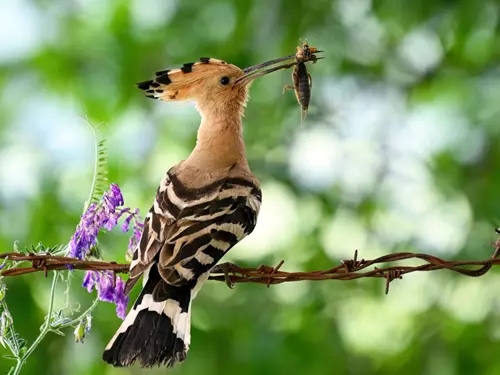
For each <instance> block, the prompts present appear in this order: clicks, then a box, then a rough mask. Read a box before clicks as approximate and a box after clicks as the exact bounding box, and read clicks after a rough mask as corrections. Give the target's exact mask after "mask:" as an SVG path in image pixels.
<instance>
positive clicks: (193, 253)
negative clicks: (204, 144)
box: [127, 172, 261, 290]
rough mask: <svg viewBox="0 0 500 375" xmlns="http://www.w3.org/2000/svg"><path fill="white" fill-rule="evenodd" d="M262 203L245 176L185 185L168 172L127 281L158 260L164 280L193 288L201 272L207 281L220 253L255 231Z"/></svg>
mask: <svg viewBox="0 0 500 375" xmlns="http://www.w3.org/2000/svg"><path fill="white" fill-rule="evenodd" d="M260 204H261V191H260V189H259V188H258V187H257V186H255V185H254V184H253V183H252V182H250V181H248V180H245V179H239V178H231V179H229V178H228V179H222V180H218V181H215V182H213V183H211V184H209V185H207V186H205V187H203V188H198V189H189V188H187V187H186V186H184V185H183V184H182V183H181V182H180V181H179V180H178V179H177V178H176V176H175V175H173V174H171V173H170V172H169V173H167V175H166V176H165V178H164V180H163V181H162V183H161V185H160V187H159V189H158V192H157V196H156V201H155V203H154V205H153V207H152V208H151V210H150V211H149V213H148V215H147V217H146V221H145V225H144V231H143V235H142V238H141V241H140V243H139V246H138V248H137V250H136V252H135V253H134V257H133V261H132V263H131V268H130V279H129V281H130V280H135V279H137V278H138V277H139V276H140V275H141V274H142V273H143V272H144V271H145V270H146V269H147V268H148V267H149V266H150V265H151V263H152V262H153V261H155V260H157V261H158V270H159V272H160V275H161V276H162V278H163V279H164V280H165V281H166V282H167V283H168V284H170V285H183V284H186V283H188V284H192V286H191V287H194V286H195V284H196V283H197V281H198V278H199V277H200V276H202V278H203V279H206V277H208V273H209V271H210V269H211V268H213V267H214V266H215V265H216V264H217V262H218V261H219V260H220V259H221V258H222V256H223V255H224V254H225V253H226V252H227V251H228V250H229V249H230V248H232V247H233V246H234V245H235V244H236V243H238V242H239V241H241V240H242V239H243V238H244V237H245V236H247V235H248V234H250V233H251V232H252V231H253V229H254V228H255V225H256V220H257V215H258V212H259V209H260ZM199 281H202V280H199ZM133 283H135V281H131V284H132V285H133ZM127 287H128V286H127ZM130 288H131V287H128V289H127V290H130Z"/></svg>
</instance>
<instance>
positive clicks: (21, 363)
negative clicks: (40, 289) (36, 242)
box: [12, 272, 59, 375]
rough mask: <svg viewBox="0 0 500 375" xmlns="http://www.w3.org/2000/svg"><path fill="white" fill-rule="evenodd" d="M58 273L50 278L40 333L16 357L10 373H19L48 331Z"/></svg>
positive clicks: (17, 374)
mask: <svg viewBox="0 0 500 375" xmlns="http://www.w3.org/2000/svg"><path fill="white" fill-rule="evenodd" d="M58 277H59V275H58V274H57V273H56V272H54V276H53V278H52V286H51V288H50V297H49V310H48V312H47V319H46V320H45V322H44V324H43V325H42V329H41V331H40V335H38V337H37V338H36V340H35V341H34V342H33V344H31V346H30V347H29V348H28V350H26V352H25V353H24V354H23V356H22V357H21V358H20V359H18V361H17V365H16V368H15V369H14V372H13V373H12V375H19V374H20V373H21V369H22V367H23V366H24V364H25V363H26V360H27V359H28V357H29V356H30V355H31V353H33V351H34V350H35V349H36V348H37V346H38V345H39V344H40V343H41V342H42V340H43V339H44V338H45V335H46V334H47V333H48V332H49V331H50V319H51V317H52V310H53V308H54V296H55V292H56V285H57V278H58Z"/></svg>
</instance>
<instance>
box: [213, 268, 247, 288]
mask: <svg viewBox="0 0 500 375" xmlns="http://www.w3.org/2000/svg"><path fill="white" fill-rule="evenodd" d="M234 268H241V267H240V266H238V265H237V264H236V263H232V262H225V263H221V264H218V265H216V266H215V267H214V268H213V269H212V272H214V273H222V274H223V275H224V280H225V281H226V285H227V286H228V287H229V289H233V288H234V283H233V281H232V280H231V276H229V273H230V272H231V271H232V270H233V269H234Z"/></svg>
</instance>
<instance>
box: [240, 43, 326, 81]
mask: <svg viewBox="0 0 500 375" xmlns="http://www.w3.org/2000/svg"><path fill="white" fill-rule="evenodd" d="M317 52H323V51H317ZM314 59H316V60H319V59H322V57H316V56H314V58H311V59H310V60H314ZM288 60H293V61H292V62H289V63H284V64H281V65H278V66H275V67H273V68H269V69H265V70H261V69H263V68H267V67H269V66H271V65H275V64H278V63H281V62H285V61H288ZM308 60H309V59H304V60H302V61H304V62H305V61H308ZM297 63H298V62H297V58H296V55H295V54H294V55H288V56H285V57H280V58H278V59H274V60H271V61H266V62H264V63H262V64H258V65H253V66H250V67H248V68H246V69H244V70H243V75H242V76H241V77H239V78H238V79H237V80H236V84H239V85H241V84H242V85H246V84H248V83H250V82H251V81H253V80H254V79H255V78H258V77H262V76H264V75H266V74H269V73H273V72H276V71H278V70H281V69H289V68H291V67H292V66H294V65H297Z"/></svg>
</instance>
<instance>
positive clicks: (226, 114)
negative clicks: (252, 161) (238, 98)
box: [186, 105, 248, 169]
mask: <svg viewBox="0 0 500 375" xmlns="http://www.w3.org/2000/svg"><path fill="white" fill-rule="evenodd" d="M198 110H199V112H200V114H201V117H202V121H201V125H200V127H199V129H198V138H197V141H196V147H195V148H194V150H193V152H192V153H191V155H190V156H189V158H188V159H187V160H186V163H188V164H191V163H192V164H194V165H203V166H204V167H206V168H208V169H223V168H227V167H231V166H234V165H241V166H244V165H247V164H248V163H247V158H246V151H245V144H244V142H243V124H242V120H241V117H242V114H243V109H242V108H239V107H238V106H236V105H234V106H233V105H225V106H220V107H215V106H207V107H201V106H198Z"/></svg>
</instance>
